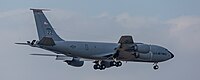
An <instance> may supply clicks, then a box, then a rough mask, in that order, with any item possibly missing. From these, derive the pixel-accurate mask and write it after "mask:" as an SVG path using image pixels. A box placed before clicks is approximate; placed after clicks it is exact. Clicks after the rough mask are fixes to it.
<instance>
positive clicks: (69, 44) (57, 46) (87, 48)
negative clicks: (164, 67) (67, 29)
mask: <svg viewBox="0 0 200 80" xmlns="http://www.w3.org/2000/svg"><path fill="white" fill-rule="evenodd" d="M30 10H32V11H33V14H34V17H35V22H36V27H37V32H38V37H39V40H33V41H27V42H26V43H16V44H21V45H29V46H31V47H37V48H41V49H45V50H48V51H52V52H54V53H56V54H31V55H39V56H55V57H56V60H63V61H64V62H66V63H67V64H68V65H71V66H74V67H81V66H83V64H84V61H93V63H94V66H93V68H94V69H95V70H97V69H99V70H104V69H106V68H110V67H113V66H116V67H120V66H122V61H125V62H149V63H153V64H154V66H153V69H155V70H156V69H158V68H159V66H158V65H157V63H158V62H163V61H167V60H169V59H172V58H173V57H174V55H173V54H172V53H171V52H170V51H169V50H168V49H166V48H164V47H161V46H157V45H150V44H144V43H136V42H134V41H133V38H132V36H129V35H124V36H121V38H120V40H119V42H118V43H117V42H116V43H104V42H81V41H65V40H63V39H62V38H60V37H59V36H58V35H57V34H56V32H55V31H54V29H53V27H52V26H51V24H50V22H49V21H48V20H47V18H46V17H45V15H44V13H43V11H45V10H46V9H30Z"/></svg>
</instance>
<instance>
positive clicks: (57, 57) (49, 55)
mask: <svg viewBox="0 0 200 80" xmlns="http://www.w3.org/2000/svg"><path fill="white" fill-rule="evenodd" d="M30 55H34V56H44V57H45V56H46V57H55V58H56V59H55V60H62V61H66V60H67V61H71V60H72V59H73V57H70V56H66V55H58V54H30ZM79 60H80V61H94V60H91V59H84V58H79Z"/></svg>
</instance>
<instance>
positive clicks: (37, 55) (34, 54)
mask: <svg viewBox="0 0 200 80" xmlns="http://www.w3.org/2000/svg"><path fill="white" fill-rule="evenodd" d="M30 55H35V56H53V57H56V56H58V55H55V54H30Z"/></svg>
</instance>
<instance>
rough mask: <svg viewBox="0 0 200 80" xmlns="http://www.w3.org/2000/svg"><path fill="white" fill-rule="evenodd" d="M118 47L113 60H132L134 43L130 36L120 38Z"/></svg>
mask: <svg viewBox="0 0 200 80" xmlns="http://www.w3.org/2000/svg"><path fill="white" fill-rule="evenodd" d="M118 43H119V44H120V45H119V47H118V48H117V50H116V53H115V54H114V55H113V58H115V59H117V60H129V59H131V58H134V57H135V56H134V55H133V54H134V49H135V43H134V41H133V38H132V36H121V38H120V40H119V42H118Z"/></svg>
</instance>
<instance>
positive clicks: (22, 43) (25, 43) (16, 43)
mask: <svg viewBox="0 0 200 80" xmlns="http://www.w3.org/2000/svg"><path fill="white" fill-rule="evenodd" d="M15 44H19V45H29V44H28V43H15Z"/></svg>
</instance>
